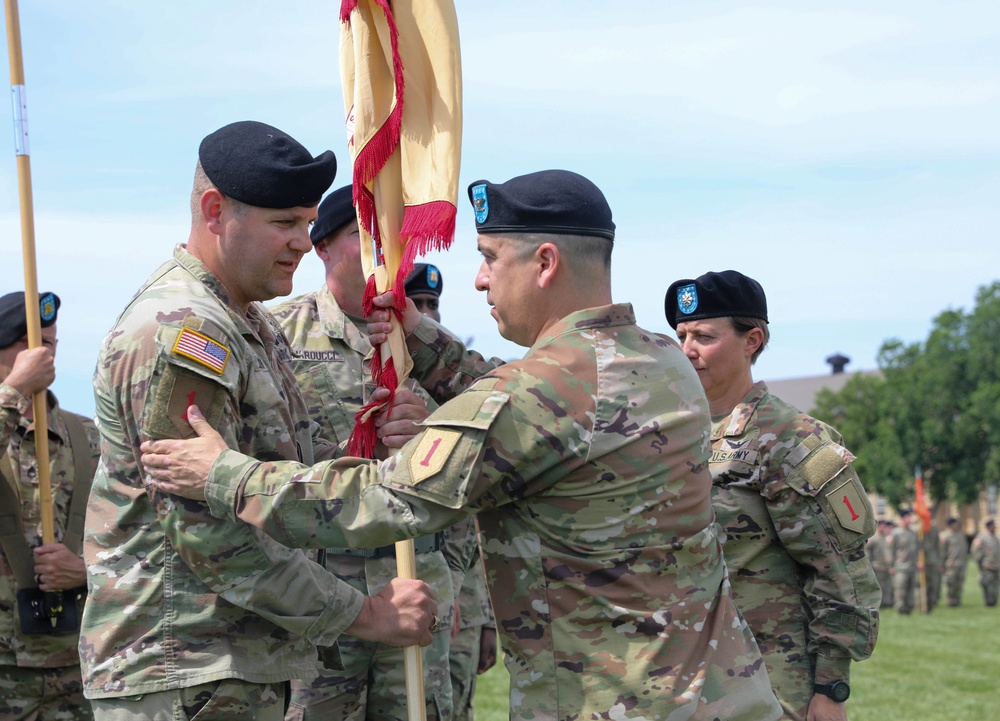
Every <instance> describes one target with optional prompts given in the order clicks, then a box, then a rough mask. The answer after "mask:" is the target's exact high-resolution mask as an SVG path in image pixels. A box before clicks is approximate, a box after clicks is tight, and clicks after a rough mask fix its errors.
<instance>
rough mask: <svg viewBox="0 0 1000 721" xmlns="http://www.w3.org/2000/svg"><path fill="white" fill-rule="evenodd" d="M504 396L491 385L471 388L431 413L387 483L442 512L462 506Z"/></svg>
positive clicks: (505, 400)
mask: <svg viewBox="0 0 1000 721" xmlns="http://www.w3.org/2000/svg"><path fill="white" fill-rule="evenodd" d="M509 397H510V396H509V394H507V393H501V392H499V391H494V390H493V385H492V384H491V385H489V386H487V387H485V388H484V387H481V386H480V384H476V386H474V387H473V388H470V389H469V390H466V391H465V392H464V393H462V394H460V395H459V396H457V397H455V398H453V399H452V400H450V401H448V402H447V403H445V404H444V405H443V406H441V407H440V408H439V409H437V410H436V411H434V413H432V414H431V415H430V416H428V417H427V419H426V420H425V421H424V422H423V424H422V425H424V426H426V430H425V431H424V432H423V434H422V435H421V437H420V439H419V440H415V441H413V442H411V444H409V445H407V446H406V447H405V448H404V450H403V458H402V460H401V462H400V465H399V466H397V467H396V470H397V471H398V473H395V474H393V479H392V481H391V482H390V484H389V485H391V486H392V487H393V488H396V489H398V490H402V491H405V492H407V493H413V494H415V495H417V496H420V497H422V498H426V499H428V500H431V501H433V502H434V503H438V504H441V505H443V506H446V507H448V508H459V507H460V506H462V505H464V504H465V502H466V499H467V497H468V494H469V492H470V491H471V489H472V485H473V482H474V481H475V480H476V479H477V478H478V477H479V475H480V472H479V463H480V461H481V458H482V454H483V448H484V447H485V443H486V439H487V436H488V433H489V430H490V426H492V425H493V423H494V422H495V421H496V419H497V416H498V415H499V414H500V412H501V411H502V410H503V408H504V407H505V406H506V404H507V400H508V398H509ZM411 448H412V450H411Z"/></svg>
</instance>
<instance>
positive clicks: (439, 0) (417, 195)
mask: <svg viewBox="0 0 1000 721" xmlns="http://www.w3.org/2000/svg"><path fill="white" fill-rule="evenodd" d="M340 19H341V43H340V70H341V79H342V81H343V87H344V107H345V108H346V109H347V133H348V144H349V149H350V152H351V158H352V160H353V178H352V180H353V187H354V205H355V208H357V211H358V221H359V225H360V227H361V261H362V265H363V266H364V270H365V274H366V275H367V276H368V287H367V289H366V291H365V312H366V313H368V312H370V310H371V299H372V298H373V297H374V296H375V295H376V294H378V293H382V292H385V291H386V290H389V289H396V294H395V295H396V307H397V310H402V308H403V304H404V302H405V295H404V291H403V286H404V283H405V281H406V277H407V276H408V275H409V273H410V271H411V270H412V269H413V262H414V259H415V258H416V257H417V256H419V255H422V254H423V253H426V252H427V251H429V250H432V249H437V250H444V249H447V248H448V246H449V245H451V242H452V240H453V239H454V237H455V215H456V212H457V204H458V172H459V162H460V156H461V138H462V69H461V59H460V52H459V41H458V18H457V17H456V14H455V7H454V4H453V2H452V0H392V2H391V3H390V2H389V0H343V2H342V3H341V11H340ZM411 368H412V363H411V361H410V358H409V354H408V353H407V352H406V345H405V341H404V338H403V334H402V330H401V329H399V327H398V324H397V327H396V329H395V330H394V332H393V333H391V334H390V336H389V340H388V341H387V342H386V343H385V344H383V347H381V348H376V349H375V356H374V359H373V361H372V379H373V380H374V381H375V384H376V385H377V386H382V387H386V388H389V389H391V390H393V391H395V389H396V388H397V387H398V385H399V383H401V382H402V381H403V379H404V378H405V377H406V375H407V374H408V373H409V371H410V369H411ZM391 403H392V400H391V399H390V400H389V404H390V405H391ZM380 407H381V406H374V405H373V404H371V403H369V404H368V405H366V406H365V407H364V408H362V409H361V411H360V412H359V413H358V417H357V419H356V425H355V429H354V432H353V433H352V434H351V440H350V444H349V451H350V452H351V453H353V454H354V455H360V456H364V457H366V458H370V457H371V455H372V452H373V451H374V448H375V443H376V435H375V426H374V418H373V415H374V413H375V411H377V410H379V409H380Z"/></svg>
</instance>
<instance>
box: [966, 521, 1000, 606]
mask: <svg viewBox="0 0 1000 721" xmlns="http://www.w3.org/2000/svg"><path fill="white" fill-rule="evenodd" d="M972 559H973V560H974V561H975V562H976V565H978V566H979V585H980V586H982V587H983V599H984V600H985V601H986V605H987V606H996V605H997V593H998V591H1000V538H997V537H996V535H994V534H992V533H990V532H989V531H983V532H982V533H980V534H979V535H978V536H976V537H975V539H974V540H973V541H972Z"/></svg>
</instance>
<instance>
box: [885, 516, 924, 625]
mask: <svg viewBox="0 0 1000 721" xmlns="http://www.w3.org/2000/svg"><path fill="white" fill-rule="evenodd" d="M919 544H920V542H919V540H918V539H917V532H916V531H914V530H913V529H911V528H907V527H906V524H905V523H901V524H900V525H899V526H897V527H896V528H895V529H894V530H893V532H892V595H893V598H894V599H895V600H896V611H897V612H899V613H903V614H907V613H913V604H914V602H915V601H916V594H917V593H919V591H920V581H919V579H918V578H917V572H918V569H917V560H918V552H919Z"/></svg>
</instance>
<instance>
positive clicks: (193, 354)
mask: <svg viewBox="0 0 1000 721" xmlns="http://www.w3.org/2000/svg"><path fill="white" fill-rule="evenodd" d="M174 353H177V354H178V355H182V356H185V357H187V358H190V359H191V360H193V361H197V362H198V363H201V364H202V365H203V366H208V367H209V368H211V369H212V370H214V371H215V372H216V373H222V371H223V369H225V367H226V361H227V360H229V349H228V348H226V347H225V346H224V345H220V344H218V343H216V342H215V341H214V340H212V339H211V338H209V337H208V336H204V335H202V334H201V333H196V332H195V331H193V330H191V329H190V328H182V329H181V334H180V335H179V336H177V342H176V343H174Z"/></svg>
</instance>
